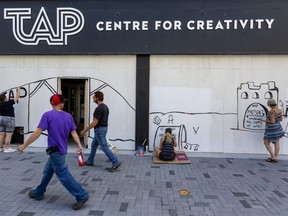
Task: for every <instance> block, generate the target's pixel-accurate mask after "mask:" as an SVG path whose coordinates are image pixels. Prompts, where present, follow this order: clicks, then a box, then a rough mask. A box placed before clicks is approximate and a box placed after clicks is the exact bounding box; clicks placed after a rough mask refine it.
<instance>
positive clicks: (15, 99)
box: [14, 87, 20, 103]
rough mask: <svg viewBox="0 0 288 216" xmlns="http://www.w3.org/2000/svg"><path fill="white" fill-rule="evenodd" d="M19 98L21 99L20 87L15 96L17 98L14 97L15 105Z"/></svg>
mask: <svg viewBox="0 0 288 216" xmlns="http://www.w3.org/2000/svg"><path fill="white" fill-rule="evenodd" d="M19 98H20V87H18V88H17V89H16V94H15V96H14V101H15V103H17V101H18V100H19Z"/></svg>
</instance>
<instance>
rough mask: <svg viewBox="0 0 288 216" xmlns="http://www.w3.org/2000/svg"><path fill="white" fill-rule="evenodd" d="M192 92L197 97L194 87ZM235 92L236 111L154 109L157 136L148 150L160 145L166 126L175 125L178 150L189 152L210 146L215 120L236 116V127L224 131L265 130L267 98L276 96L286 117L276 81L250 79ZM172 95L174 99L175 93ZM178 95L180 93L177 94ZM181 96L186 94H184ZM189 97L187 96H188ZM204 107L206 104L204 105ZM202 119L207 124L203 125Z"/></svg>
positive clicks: (153, 117) (286, 111) (258, 131)
mask: <svg viewBox="0 0 288 216" xmlns="http://www.w3.org/2000/svg"><path fill="white" fill-rule="evenodd" d="M158 91H159V90H158ZM160 91H161V90H160ZM190 92H191V93H192V94H193V95H195V97H196V98H198V97H197V96H196V94H195V93H194V92H193V89H191V90H190ZM235 93H236V94H235V95H237V100H235V102H237V112H236V113H230V112H229V113H228V112H226V113H225V112H223V113H221V112H213V111H212V112H197V110H195V112H185V111H181V109H179V110H178V111H167V112H151V113H150V116H151V117H150V121H152V122H151V123H150V125H152V128H153V132H152V133H153V134H154V136H153V139H151V140H152V142H151V141H150V146H149V151H152V149H153V147H154V146H159V143H160V138H161V137H162V136H163V135H164V131H165V128H167V127H170V128H172V131H173V135H174V136H175V137H176V140H177V143H178V149H179V150H184V151H187V152H195V151H201V150H203V147H204V146H207V144H206V143H208V142H210V143H211V140H208V139H207V137H209V134H210V133H211V131H210V129H209V127H211V122H213V119H217V120H216V122H219V121H222V122H226V121H227V120H225V119H231V121H232V119H233V118H234V119H235V120H236V121H237V125H235V126H236V127H230V128H224V130H226V129H230V130H233V131H235V132H236V131H239V132H240V131H243V132H252V133H253V132H257V133H264V129H265V123H263V122H262V121H261V120H266V116H267V114H268V106H267V100H268V99H271V98H274V99H275V100H276V101H277V102H278V106H279V108H281V109H282V111H283V113H284V114H285V115H286V116H287V113H288V110H287V108H285V107H284V102H283V100H279V89H278V87H277V86H276V83H275V82H274V81H268V82H266V83H261V84H260V85H255V84H254V82H251V81H248V82H246V83H241V84H240V85H239V87H238V88H237V91H236V92H235ZM170 94H171V95H172V96H171V97H172V98H173V93H170ZM199 94H202V93H199ZM175 95H179V94H178V93H176V94H175ZM181 96H182V97H183V95H181ZM201 98H205V100H209V96H207V95H205V96H203V97H202V96H201ZM186 99H188V96H187V98H186ZM196 100H197V99H196ZM191 101H193V100H191ZM184 103H185V102H184ZM207 104H209V103H207ZM207 106H208V105H207ZM202 107H205V104H203V106H202ZM202 107H201V109H202ZM182 109H183V110H184V109H187V107H186V106H183V108H182ZM221 117H223V118H224V117H225V118H224V120H223V118H222V120H221ZM214 121H215V120H214ZM229 121H230V120H229ZM203 122H205V123H204V124H203ZM209 122H210V123H209ZM212 124H213V123H212ZM219 127H221V126H219ZM213 130H215V131H216V132H214V133H217V131H218V129H215V128H214V129H213ZM222 130H223V128H222ZM284 130H285V132H286V135H287V130H288V123H286V125H285V127H284ZM219 132H221V134H223V131H220V130H219ZM221 134H220V133H219V135H218V136H221ZM223 136H224V135H223ZM203 144H204V145H203Z"/></svg>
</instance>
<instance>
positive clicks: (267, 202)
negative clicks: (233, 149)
mask: <svg viewBox="0 0 288 216" xmlns="http://www.w3.org/2000/svg"><path fill="white" fill-rule="evenodd" d="M42 150H43V151H34V150H33V148H31V150H29V151H27V152H24V153H22V154H20V153H18V152H13V153H10V154H9V155H7V154H4V153H0V172H1V175H0V182H1V187H0V215H1V216H2V215H3V216H17V215H22V216H25V215H27V216H30V215H31V216H32V215H33V216H40V215H41V216H48V215H49V216H50V215H59V216H70V215H71V216H74V215H75V216H76V215H77V216H78V215H79V216H87V215H96V216H97V215H99V216H106V215H107V216H114V215H119V216H121V215H125V216H127V215H128V216H130V215H131V216H134V215H135V216H136V215H137V216H139V215H140V216H141V215H143V216H146V215H147V216H156V215H157V216H159V215H162V216H166V215H167V216H170V215H177V216H178V215H179V216H186V215H187V216H189V215H200V216H210V215H211V216H212V215H213V216H225V215H227V216H234V215H235V216H238V215H239V216H243V215H247V216H248V215H253V216H258V215H259V216H260V215H261V216H272V215H273V216H274V215H277V216H284V215H285V216H287V215H288V207H287V203H288V177H287V170H288V160H287V159H288V158H287V159H286V158H285V159H283V160H279V162H278V163H275V164H271V163H267V162H265V158H266V157H265V156H263V158H261V159H256V158H252V159H247V158H243V159H241V158H232V157H229V158H221V157H217V158H216V157H193V154H192V153H191V155H189V154H188V156H189V157H190V159H191V161H192V164H185V165H173V164H153V161H152V157H151V155H149V154H145V155H144V156H142V157H137V156H134V154H133V153H132V152H131V153H130V154H129V153H125V154H117V157H118V158H119V159H120V160H121V161H122V166H121V167H120V168H119V170H117V171H116V172H115V173H110V172H107V170H105V168H109V167H111V163H110V162H109V161H108V162H107V157H106V156H105V155H104V154H101V153H100V154H99V153H98V152H97V155H96V157H95V164H96V165H95V166H93V167H86V166H84V167H79V166H78V164H77V160H76V154H75V153H74V152H75V151H76V149H75V148H74V149H73V148H72V150H71V151H69V153H68V154H67V158H66V161H67V165H68V167H69V170H70V172H71V174H72V175H73V176H74V177H75V179H76V180H77V181H79V182H80V184H81V185H82V186H83V187H84V188H85V189H86V190H87V191H88V192H89V193H90V194H91V197H90V199H89V201H88V202H87V204H86V205H85V206H84V207H83V209H81V210H80V211H77V212H75V211H74V210H72V208H71V205H72V204H73V203H75V198H74V197H73V196H72V195H70V194H69V193H68V192H67V191H66V189H65V188H64V187H63V186H62V185H61V183H60V182H59V180H58V179H57V177H56V176H54V177H53V178H52V179H51V181H50V183H49V185H48V187H47V192H46V193H45V197H44V199H43V200H41V201H36V200H34V199H30V198H29V197H28V192H29V191H30V190H31V189H33V188H35V187H36V186H37V185H38V184H39V183H40V181H41V178H42V172H43V168H44V165H45V163H46V160H47V158H48V156H47V155H46V153H45V150H44V149H42ZM84 151H86V152H85V153H84V157H85V158H87V157H88V153H89V149H85V150H84ZM250 157H251V156H250ZM182 189H186V190H188V191H189V192H190V193H189V194H188V195H187V196H184V195H181V194H180V193H179V191H180V190H182Z"/></svg>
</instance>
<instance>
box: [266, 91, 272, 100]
mask: <svg viewBox="0 0 288 216" xmlns="http://www.w3.org/2000/svg"><path fill="white" fill-rule="evenodd" d="M264 97H265V99H272V97H273V96H272V93H271V92H266V93H265V96H264Z"/></svg>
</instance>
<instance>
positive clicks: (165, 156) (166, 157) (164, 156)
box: [159, 151, 176, 161]
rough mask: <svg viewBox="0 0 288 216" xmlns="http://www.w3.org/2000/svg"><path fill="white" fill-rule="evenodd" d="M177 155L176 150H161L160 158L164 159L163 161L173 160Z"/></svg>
mask: <svg viewBox="0 0 288 216" xmlns="http://www.w3.org/2000/svg"><path fill="white" fill-rule="evenodd" d="M175 157H176V153H175V152H163V151H161V152H160V153H159V159H160V160H163V161H172V160H174V159H175Z"/></svg>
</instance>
